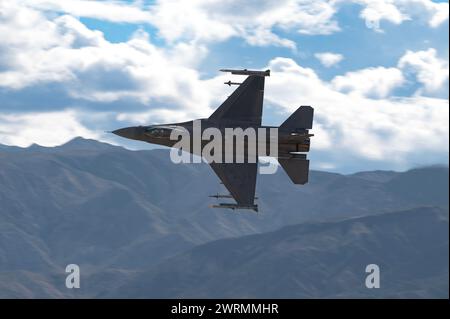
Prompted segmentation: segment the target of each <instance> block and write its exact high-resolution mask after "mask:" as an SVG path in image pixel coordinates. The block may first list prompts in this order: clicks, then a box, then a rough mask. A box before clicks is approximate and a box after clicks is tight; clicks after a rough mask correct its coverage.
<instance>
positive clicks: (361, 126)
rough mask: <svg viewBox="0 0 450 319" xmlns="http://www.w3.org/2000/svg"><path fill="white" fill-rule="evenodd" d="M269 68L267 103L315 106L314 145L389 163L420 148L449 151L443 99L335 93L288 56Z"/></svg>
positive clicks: (406, 157) (289, 108) (446, 107)
mask: <svg viewBox="0 0 450 319" xmlns="http://www.w3.org/2000/svg"><path fill="white" fill-rule="evenodd" d="M269 67H270V68H271V70H272V75H271V77H270V79H269V80H268V81H267V90H266V99H267V101H269V102H270V103H271V104H274V105H277V106H278V107H280V108H282V109H284V110H285V111H286V112H287V113H291V112H293V111H295V109H296V108H297V107H298V106H299V105H302V104H303V105H305V104H307V105H311V106H313V107H314V108H315V123H314V128H313V131H315V130H316V128H317V129H318V132H319V133H318V134H316V135H315V136H314V139H313V141H312V147H313V149H316V150H320V149H326V150H327V151H328V152H329V153H330V154H333V153H336V154H339V153H342V154H348V155H349V156H350V155H354V156H359V157H361V158H364V159H370V160H378V161H383V160H385V161H389V162H392V163H408V162H410V161H411V157H414V156H416V155H415V154H417V152H418V150H420V152H421V153H424V152H441V153H444V154H445V153H446V152H447V153H448V142H449V140H448V133H449V118H448V116H449V105H448V101H447V100H445V99H437V98H426V97H421V96H416V97H412V98H387V99H372V98H368V97H365V96H364V95H356V94H346V93H342V92H339V91H337V90H336V89H335V88H334V87H333V85H330V84H329V83H327V82H324V81H322V80H321V79H320V78H319V77H318V76H317V74H316V73H315V72H314V71H313V70H312V69H309V68H304V67H301V66H299V65H298V64H296V63H295V62H294V61H293V60H291V59H287V58H276V59H273V60H272V61H271V62H270V63H269ZM430 123H432V124H430ZM324 133H325V134H324ZM416 160H417V161H418V160H419V159H418V158H416Z"/></svg>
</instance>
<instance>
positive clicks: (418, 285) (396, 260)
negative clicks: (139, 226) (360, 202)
mask: <svg viewBox="0 0 450 319" xmlns="http://www.w3.org/2000/svg"><path fill="white" fill-rule="evenodd" d="M448 226H449V225H448V210H444V209H438V208H426V207H425V208H417V209H413V210H407V211H401V212H395V213H384V214H381V215H374V216H368V217H361V218H353V219H348V220H344V221H339V222H330V223H312V224H301V225H295V226H289V227H285V228H282V229H280V230H278V231H275V232H271V233H265V234H260V235H252V236H245V237H241V238H236V239H224V240H219V241H215V242H212V243H207V244H204V245H201V246H198V247H195V248H193V249H191V250H190V251H188V252H186V253H184V254H181V255H179V256H176V257H174V258H171V259H169V260H167V261H166V262H164V263H162V264H161V265H159V266H158V267H156V268H155V269H153V270H151V271H148V272H144V273H142V274H139V275H138V276H137V277H136V278H135V279H134V280H133V281H131V282H130V283H128V284H126V285H124V286H122V287H120V288H119V289H116V290H115V291H114V292H113V293H112V294H109V295H108V296H110V297H111V296H114V297H135V298H240V297H242V298H247V297H248V298H336V297H338V298H339V297H412V298H414V297H416V298H419V297H428V298H430V297H433V298H448V279H449V276H448V270H449V268H448V267H449V264H448V258H449V246H448V240H449V238H448ZM373 263H375V264H377V265H378V266H379V267H380V273H381V288H379V289H367V288H366V287H365V284H364V283H365V277H366V276H367V274H366V273H365V267H366V265H368V264H373Z"/></svg>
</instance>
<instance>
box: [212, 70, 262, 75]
mask: <svg viewBox="0 0 450 319" xmlns="http://www.w3.org/2000/svg"><path fill="white" fill-rule="evenodd" d="M220 72H228V73H231V74H236V75H256V76H270V70H265V71H257V70H247V69H242V70H234V69H220Z"/></svg>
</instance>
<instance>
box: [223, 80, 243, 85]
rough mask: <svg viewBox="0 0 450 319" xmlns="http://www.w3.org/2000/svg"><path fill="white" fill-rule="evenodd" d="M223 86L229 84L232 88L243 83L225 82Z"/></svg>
mask: <svg viewBox="0 0 450 319" xmlns="http://www.w3.org/2000/svg"><path fill="white" fill-rule="evenodd" d="M223 84H228V86H232V85H241V84H242V83H239V82H231V81H228V82H223Z"/></svg>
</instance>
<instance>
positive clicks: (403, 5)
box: [351, 0, 449, 28]
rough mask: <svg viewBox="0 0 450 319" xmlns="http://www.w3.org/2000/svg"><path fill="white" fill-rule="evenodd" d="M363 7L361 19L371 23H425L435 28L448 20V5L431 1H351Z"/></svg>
mask: <svg viewBox="0 0 450 319" xmlns="http://www.w3.org/2000/svg"><path fill="white" fill-rule="evenodd" d="M351 1H352V2H355V3H359V4H361V5H362V6H364V9H363V10H362V11H361V13H360V16H361V18H363V19H365V20H366V21H370V22H372V23H378V22H379V21H381V20H386V21H389V22H391V23H394V24H401V23H403V22H404V21H407V20H413V19H414V20H419V21H425V22H426V23H427V24H428V25H429V26H430V27H432V28H436V27H438V26H440V25H441V24H442V23H444V22H445V21H447V20H448V10H449V6H448V3H436V2H433V1H431V0H377V1H373V0H351Z"/></svg>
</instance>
